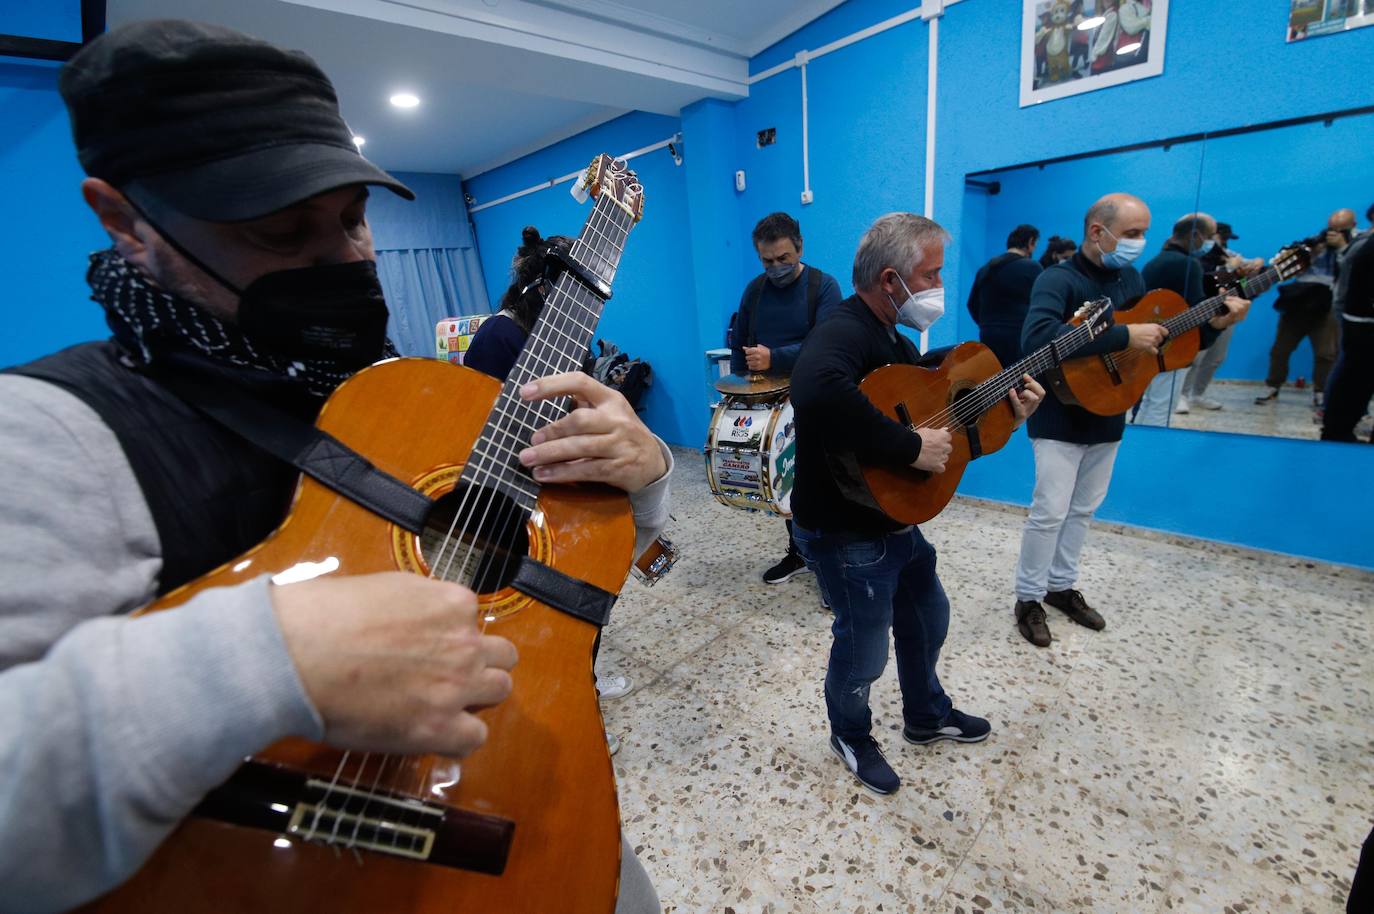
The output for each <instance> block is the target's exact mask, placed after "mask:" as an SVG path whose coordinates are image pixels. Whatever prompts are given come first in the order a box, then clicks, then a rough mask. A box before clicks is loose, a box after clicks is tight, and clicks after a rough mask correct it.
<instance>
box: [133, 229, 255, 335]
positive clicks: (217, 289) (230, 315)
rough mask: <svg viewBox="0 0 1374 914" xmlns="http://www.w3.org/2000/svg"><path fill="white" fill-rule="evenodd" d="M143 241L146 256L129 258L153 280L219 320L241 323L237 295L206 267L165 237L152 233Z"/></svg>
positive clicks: (165, 289)
mask: <svg viewBox="0 0 1374 914" xmlns="http://www.w3.org/2000/svg"><path fill="white" fill-rule="evenodd" d="M143 241H144V250H143V254H142V256H137V257H131V256H128V255H125V259H126V260H128V261H129V262H130V263H133V264H134V266H136V267H138V269H139V271H140V272H142V273H143V275H144V277H145V278H147V279H148V281H149V282H151V283H153V284H154V285H156V286H157V287H158V288H160V289H163V290H164V291H166V292H170V293H171V294H172V295H175V296H177V297H178V298H180V299H183V300H184V301H187V302H190V303H191V304H193V305H195V306H196V307H197V308H200V309H201V310H203V311H205V312H206V313H207V314H209V315H210V316H211V317H214V318H216V319H217V320H221V321H223V322H225V323H226V324H235V323H237V322H238V310H239V300H238V296H237V295H235V294H234V293H232V292H230V291H229V290H228V289H226V288H224V286H222V285H220V283H218V282H216V281H215V280H214V279H212V278H211V277H210V276H208V275H206V273H205V271H204V270H202V269H200V268H199V267H197V266H196V265H195V264H193V263H191V262H190V261H189V260H187V259H186V258H185V257H184V256H182V254H181V252H180V251H178V250H177V249H176V248H174V247H172V246H171V245H170V244H168V243H167V242H166V241H165V240H164V239H163V238H162V236H160V235H158V234H156V233H150V237H146V238H144V239H143ZM120 253H121V254H123V253H124V252H122V251H121V252H120Z"/></svg>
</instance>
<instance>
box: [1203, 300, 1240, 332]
mask: <svg viewBox="0 0 1374 914" xmlns="http://www.w3.org/2000/svg"><path fill="white" fill-rule="evenodd" d="M1222 304H1223V305H1225V306H1226V313H1225V314H1218V315H1217V316H1216V317H1214V318H1212V319H1211V320H1210V321H1208V323H1209V324H1211V325H1212V326H1213V327H1215V328H1216V329H1218V330H1225V329H1226V328H1227V327H1230V326H1231V325H1233V324H1239V323H1240V322H1241V321H1243V320H1245V315H1247V314H1249V313H1250V299H1248V298H1241V297H1240V296H1237V295H1228V296H1226V298H1225V299H1223V300H1222Z"/></svg>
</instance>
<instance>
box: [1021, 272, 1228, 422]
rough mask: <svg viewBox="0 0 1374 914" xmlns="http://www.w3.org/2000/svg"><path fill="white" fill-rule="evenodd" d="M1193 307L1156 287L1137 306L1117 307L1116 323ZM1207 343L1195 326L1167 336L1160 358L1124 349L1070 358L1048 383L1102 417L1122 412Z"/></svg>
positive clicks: (1156, 318)
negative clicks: (1161, 376) (1148, 388)
mask: <svg viewBox="0 0 1374 914" xmlns="http://www.w3.org/2000/svg"><path fill="white" fill-rule="evenodd" d="M1187 309H1188V303H1187V302H1185V301H1184V300H1183V296H1181V295H1179V294H1178V293H1177V292H1171V291H1169V290H1168V289H1156V290H1154V291H1153V292H1148V293H1146V294H1145V295H1144V296H1142V297H1141V299H1140V301H1139V302H1137V303H1136V304H1135V305H1134V306H1132V307H1130V308H1127V309H1126V310H1124V311H1117V312H1116V323H1118V324H1158V323H1161V322H1163V321H1165V320H1168V319H1169V318H1171V317H1173V316H1175V315H1177V314H1182V313H1183V312H1184V311H1186V310H1187ZM1201 341H1202V337H1201V333H1200V331H1198V330H1197V329H1193V330H1189V331H1187V332H1185V333H1182V334H1179V336H1178V337H1176V338H1171V339H1167V340H1165V341H1164V345H1163V346H1162V347H1160V351H1159V355H1157V356H1156V355H1151V354H1150V353H1148V352H1145V351H1143V350H1139V349H1124V350H1122V351H1120V352H1113V353H1108V354H1107V355H1088V356H1079V357H1078V358H1073V359H1065V360H1064V364H1063V365H1061V366H1060V367H1059V368H1057V369H1055V370H1052V371H1051V372H1049V373H1048V378H1049V382H1050V383H1049V385H1048V386H1049V388H1050V389H1051V390H1053V391H1054V394H1055V396H1057V397H1058V398H1059V399H1060V401H1061V402H1063V403H1066V404H1068V405H1070V406H1081V407H1083V408H1084V409H1086V410H1087V411H1088V412H1090V413H1096V414H1097V415H1099V416H1119V415H1121V414H1122V413H1124V412H1126V411H1127V410H1129V409H1130V408H1131V407H1133V406H1135V404H1136V403H1138V402H1139V401H1140V397H1141V395H1142V394H1144V393H1145V388H1146V387H1149V386H1150V382H1151V381H1153V380H1154V378H1155V375H1157V374H1159V373H1160V372H1161V371H1175V370H1177V369H1180V368H1187V367H1188V366H1189V365H1191V364H1192V363H1193V359H1194V358H1196V357H1197V354H1198V348H1199V347H1200V346H1201Z"/></svg>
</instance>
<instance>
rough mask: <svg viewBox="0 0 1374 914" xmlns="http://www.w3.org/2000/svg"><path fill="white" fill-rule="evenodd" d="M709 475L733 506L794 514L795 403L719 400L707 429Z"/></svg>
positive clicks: (709, 480) (715, 491) (720, 497)
mask: <svg viewBox="0 0 1374 914" xmlns="http://www.w3.org/2000/svg"><path fill="white" fill-rule="evenodd" d="M705 453H706V480H707V483H708V484H709V485H710V487H711V494H712V495H714V496H715V497H716V501H718V502H720V503H721V504H723V505H729V506H731V507H732V508H744V509H746V510H750V511H766V512H768V513H769V514H777V515H780V516H782V517H791V516H792V474H793V471H794V470H795V468H796V463H797V429H796V424H795V423H794V422H793V419H792V402H791V401H790V400H789V399H787V394H786V391H785V390H784V391H783V393H782V398H781V399H777V400H770V401H762V400H758V399H746V398H742V397H738V396H731V397H726V398H725V399H724V400H722V401H720V403H718V404H716V408H715V412H713V413H712V415H711V427H710V429H709V430H708V431H707V433H706V452H705Z"/></svg>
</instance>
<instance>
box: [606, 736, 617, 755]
mask: <svg viewBox="0 0 1374 914" xmlns="http://www.w3.org/2000/svg"><path fill="white" fill-rule="evenodd" d="M606 749H607V750H608V751H609V752H610V753H611V755H615V754H616V753H617V752H619V751H620V737H618V736H616V735H615V734H614V733H612V732H611V731H610V730H607V731H606Z"/></svg>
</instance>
